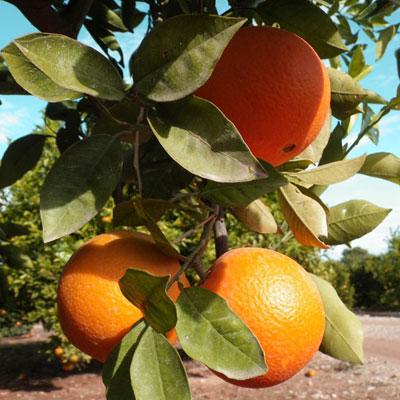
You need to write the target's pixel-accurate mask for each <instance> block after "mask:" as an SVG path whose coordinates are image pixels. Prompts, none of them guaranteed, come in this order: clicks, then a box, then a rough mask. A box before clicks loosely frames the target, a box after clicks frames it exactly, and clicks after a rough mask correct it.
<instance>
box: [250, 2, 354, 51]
mask: <svg viewBox="0 0 400 400" xmlns="http://www.w3.org/2000/svg"><path fill="white" fill-rule="evenodd" d="M257 11H258V12H259V13H260V14H261V15H262V17H263V19H264V22H266V23H267V24H268V25H272V24H274V23H278V24H279V26H280V27H281V28H282V29H286V30H288V31H291V32H294V33H296V34H297V35H298V36H300V37H302V38H303V39H305V40H306V41H307V42H308V43H310V45H311V46H312V47H313V48H314V49H315V51H316V52H317V53H318V55H319V56H320V57H321V58H332V57H335V56H337V55H339V54H341V53H343V52H345V51H347V50H348V49H347V47H346V46H345V44H344V43H343V41H342V38H341V37H340V34H339V32H338V29H337V27H336V24H335V23H334V22H333V21H332V20H331V19H330V18H329V16H328V15H327V14H325V13H324V12H323V11H322V10H321V8H319V7H318V6H316V5H314V4H312V3H311V2H309V1H307V0H281V1H264V2H262V3H260V5H259V6H258V7H257Z"/></svg>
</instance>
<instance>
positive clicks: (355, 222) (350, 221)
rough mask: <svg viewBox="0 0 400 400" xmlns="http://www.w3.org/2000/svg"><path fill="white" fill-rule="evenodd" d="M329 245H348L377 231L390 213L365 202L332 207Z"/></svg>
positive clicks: (352, 201)
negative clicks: (374, 230)
mask: <svg viewBox="0 0 400 400" xmlns="http://www.w3.org/2000/svg"><path fill="white" fill-rule="evenodd" d="M329 211H330V221H329V226H328V237H327V238H324V242H325V243H328V244H333V245H336V244H347V243H349V242H351V241H352V240H354V239H358V238H360V237H362V236H364V235H366V234H367V233H369V232H371V231H372V230H373V229H375V228H376V227H377V226H378V225H379V224H380V223H381V222H382V221H383V220H384V219H385V218H386V216H387V215H388V214H389V213H390V211H391V210H390V209H387V208H381V207H378V206H376V205H375V204H372V203H370V202H368V201H365V200H350V201H346V202H344V203H341V204H338V205H336V206H333V207H330V208H329Z"/></svg>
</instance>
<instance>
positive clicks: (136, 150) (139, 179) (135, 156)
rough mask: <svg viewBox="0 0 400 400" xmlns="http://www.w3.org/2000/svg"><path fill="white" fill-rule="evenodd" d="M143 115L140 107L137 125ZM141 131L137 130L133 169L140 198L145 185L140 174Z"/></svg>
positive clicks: (142, 109)
mask: <svg viewBox="0 0 400 400" xmlns="http://www.w3.org/2000/svg"><path fill="white" fill-rule="evenodd" d="M143 114H144V108H143V107H140V112H139V115H138V117H137V120H136V123H137V124H140V122H142V120H143ZM139 133H140V132H139V131H138V130H136V138H135V155H134V158H133V168H134V169H135V171H136V178H137V184H138V189H139V197H140V198H142V195H143V184H142V176H141V174H140V166H139Z"/></svg>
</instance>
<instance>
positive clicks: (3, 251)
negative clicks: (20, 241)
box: [0, 243, 33, 270]
mask: <svg viewBox="0 0 400 400" xmlns="http://www.w3.org/2000/svg"><path fill="white" fill-rule="evenodd" d="M0 255H1V256H2V257H3V258H4V260H5V262H6V264H7V265H8V266H9V267H11V268H16V269H23V270H25V269H28V268H33V263H32V260H31V258H30V257H29V256H28V255H27V254H25V253H24V252H23V251H22V250H21V248H19V247H18V246H15V245H13V244H5V243H2V244H0Z"/></svg>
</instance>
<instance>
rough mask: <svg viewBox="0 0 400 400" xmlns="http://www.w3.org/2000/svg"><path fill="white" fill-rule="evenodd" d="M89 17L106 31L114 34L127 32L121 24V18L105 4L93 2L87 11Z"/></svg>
mask: <svg viewBox="0 0 400 400" xmlns="http://www.w3.org/2000/svg"><path fill="white" fill-rule="evenodd" d="M89 16H90V17H91V18H93V20H95V21H96V22H97V23H99V25H104V26H106V27H107V28H108V29H111V30H112V31H116V32H127V31H128V29H127V27H126V26H125V25H124V23H123V22H122V19H121V17H120V16H119V15H118V14H117V13H116V12H115V11H113V10H112V9H111V8H110V7H108V5H107V4H106V2H103V1H99V0H97V1H94V2H93V3H92V7H91V8H90V11H89Z"/></svg>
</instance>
